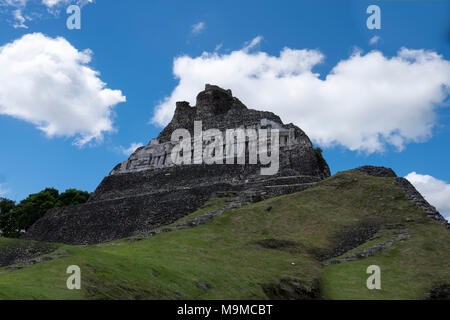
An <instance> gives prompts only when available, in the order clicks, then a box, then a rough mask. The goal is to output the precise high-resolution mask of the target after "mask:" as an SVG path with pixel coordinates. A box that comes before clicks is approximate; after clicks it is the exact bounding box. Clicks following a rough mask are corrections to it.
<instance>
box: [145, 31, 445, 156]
mask: <svg viewBox="0 0 450 320" xmlns="http://www.w3.org/2000/svg"><path fill="white" fill-rule="evenodd" d="M260 41H261V37H258V38H255V39H253V41H251V42H250V44H248V45H246V46H245V47H244V48H243V49H241V50H238V51H233V52H231V53H228V54H220V53H218V52H212V53H208V52H205V53H203V54H202V55H201V56H198V57H190V56H186V55H185V56H181V57H177V58H176V59H175V60H174V66H173V72H174V75H175V77H176V78H178V79H179V84H178V85H177V86H176V88H175V89H174V90H173V91H172V93H171V95H170V96H168V97H166V98H165V99H164V100H163V101H162V103H160V104H159V105H157V106H156V110H155V115H154V117H153V119H152V122H153V123H156V124H159V125H165V124H167V123H168V122H169V121H170V120H171V118H172V116H173V112H174V110H175V103H176V101H183V100H186V99H188V101H190V102H191V104H192V105H194V104H195V96H196V94H197V93H198V92H199V91H201V90H203V88H204V85H205V83H210V84H217V85H219V86H221V87H224V88H227V89H228V88H229V89H232V90H233V92H234V94H235V96H237V97H238V98H240V99H241V100H242V101H243V102H244V103H245V104H246V105H247V106H248V107H250V108H255V109H259V110H268V111H272V112H275V113H276V114H278V115H280V116H281V118H282V119H283V120H284V121H285V122H293V123H295V124H296V125H298V126H299V127H301V128H302V129H303V130H305V131H306V133H307V134H308V135H309V136H310V137H311V138H312V139H313V140H314V141H315V142H316V143H319V144H320V145H322V146H323V147H330V146H333V145H342V146H345V147H346V148H348V149H350V150H359V151H365V152H368V153H372V152H379V151H383V150H385V147H386V145H393V146H395V147H396V148H398V149H399V150H401V149H402V148H404V146H405V144H406V143H409V142H422V141H425V140H426V139H428V138H429V137H430V136H431V134H432V128H433V126H434V125H435V123H436V114H435V109H436V108H437V106H438V105H440V104H442V103H443V102H444V101H445V99H446V98H447V96H448V93H449V88H450V62H449V61H447V60H445V59H443V57H442V56H440V55H438V54H436V53H435V52H431V51H425V50H409V49H406V48H402V49H401V50H400V51H399V52H398V54H397V55H396V56H394V57H392V58H389V57H385V56H384V55H383V54H382V53H381V52H379V51H372V52H369V53H367V54H365V55H364V54H362V53H361V52H360V51H355V53H354V54H353V55H351V56H350V57H349V58H347V59H345V60H341V61H340V62H339V63H338V64H337V65H336V66H335V67H334V68H333V70H332V71H331V72H330V73H329V74H328V75H327V76H326V77H325V79H321V78H320V77H319V74H317V73H314V72H313V71H312V69H313V68H314V67H315V66H316V65H318V64H319V63H321V62H322V61H323V60H324V55H323V54H322V53H321V52H319V51H318V50H296V49H290V48H285V49H283V50H282V51H281V53H280V56H271V55H269V54H267V53H265V52H254V53H249V52H248V50H249V49H250V48H252V47H254V46H255V45H257V44H258V43H259V42H260Z"/></svg>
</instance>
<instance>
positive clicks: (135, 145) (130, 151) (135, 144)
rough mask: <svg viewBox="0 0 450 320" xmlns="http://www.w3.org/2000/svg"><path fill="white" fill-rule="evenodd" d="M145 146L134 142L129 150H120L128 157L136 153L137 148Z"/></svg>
mask: <svg viewBox="0 0 450 320" xmlns="http://www.w3.org/2000/svg"><path fill="white" fill-rule="evenodd" d="M143 146H144V144H143V143H141V142H133V143H132V144H131V145H130V146H129V147H128V148H126V147H123V146H120V147H119V148H118V150H119V151H120V152H121V153H123V154H124V155H126V156H130V155H131V154H132V153H134V152H135V151H136V149H137V148H140V147H143Z"/></svg>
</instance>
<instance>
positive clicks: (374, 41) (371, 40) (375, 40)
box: [369, 36, 381, 46]
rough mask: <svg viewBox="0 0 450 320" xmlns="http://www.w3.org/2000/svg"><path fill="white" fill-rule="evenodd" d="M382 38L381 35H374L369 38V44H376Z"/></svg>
mask: <svg viewBox="0 0 450 320" xmlns="http://www.w3.org/2000/svg"><path fill="white" fill-rule="evenodd" d="M380 40H381V37H380V36H373V37H372V38H371V39H370V40H369V44H370V45H372V46H373V45H376V44H377V43H378V42H379V41H380Z"/></svg>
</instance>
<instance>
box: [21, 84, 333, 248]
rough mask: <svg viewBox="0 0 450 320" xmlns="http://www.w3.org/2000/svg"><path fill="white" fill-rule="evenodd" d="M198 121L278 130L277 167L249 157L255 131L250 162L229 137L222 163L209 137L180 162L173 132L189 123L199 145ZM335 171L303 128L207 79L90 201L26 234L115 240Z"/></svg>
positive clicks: (54, 214) (298, 186) (57, 212)
mask: <svg viewBox="0 0 450 320" xmlns="http://www.w3.org/2000/svg"><path fill="white" fill-rule="evenodd" d="M199 122H201V125H202V132H205V131H207V130H209V129H217V130H219V131H221V132H226V131H227V130H229V129H242V130H245V132H250V131H248V130H254V132H258V130H261V129H267V130H268V131H269V132H270V130H276V131H277V132H278V133H279V168H277V169H278V170H277V173H276V174H274V175H263V174H261V168H262V167H264V165H262V164H261V163H256V164H255V163H252V164H251V163H249V161H248V159H249V156H250V155H249V144H251V143H252V142H253V141H252V138H251V137H246V139H245V140H244V141H243V144H244V145H242V146H241V147H242V148H245V149H243V150H245V156H246V157H245V158H246V159H247V161H246V162H245V164H242V163H238V161H234V162H233V164H227V160H226V159H225V158H227V157H228V156H229V155H227V150H226V142H227V141H226V137H225V138H224V140H223V148H224V153H223V155H224V161H223V163H222V164H206V163H204V162H202V161H201V158H202V155H203V152H204V151H205V150H206V148H207V147H208V141H205V139H203V140H202V142H201V143H202V147H201V149H200V152H198V150H197V151H196V152H194V150H192V153H191V154H190V156H189V159H190V160H192V161H191V162H190V163H188V164H183V165H178V164H174V162H173V159H172V156H171V154H172V150H173V148H174V147H175V146H176V144H177V142H176V141H172V133H173V132H174V131H175V130H177V129H185V131H186V132H189V134H190V135H191V136H192V137H193V138H192V139H193V141H192V143H193V144H194V143H195V141H194V140H195V136H196V132H195V131H196V127H195V126H196V124H198V123H199ZM197 134H198V133H197ZM228 142H229V141H228ZM234 147H235V148H239V146H237V145H235V146H234ZM258 150H259V149H258ZM228 152H229V151H228ZM230 157H231V155H230ZM233 157H234V155H233ZM259 157H261V154H260V152H259V151H258V158H259ZM199 159H200V161H199ZM329 176H330V169H329V168H328V165H327V163H326V161H325V160H324V159H323V158H322V156H321V154H320V152H318V151H317V150H315V149H314V148H313V145H312V143H311V141H310V139H309V138H308V136H307V135H306V134H305V133H304V132H303V131H302V130H301V129H300V128H298V127H296V126H295V125H293V124H283V122H282V121H281V119H280V118H279V117H278V116H277V115H275V114H273V113H271V112H264V111H257V110H253V109H249V108H247V107H246V106H245V105H244V104H243V103H242V102H241V101H240V100H239V99H238V98H236V97H233V95H232V92H231V90H224V89H222V88H219V87H217V86H213V85H206V87H205V90H204V91H202V92H200V93H199V94H198V96H197V102H196V105H195V106H190V105H189V103H188V102H178V103H177V105H176V110H175V114H174V116H173V119H172V121H171V122H170V123H169V124H168V125H167V126H166V127H165V128H164V130H162V132H161V133H160V134H159V136H158V137H157V138H156V139H152V140H151V141H150V143H149V144H148V145H147V146H145V147H141V148H139V149H137V150H136V151H135V152H134V153H133V154H132V155H131V156H130V158H129V159H128V160H127V161H125V162H123V163H120V164H118V165H117V166H116V167H115V168H113V170H112V171H111V173H110V174H109V175H108V176H107V177H105V178H104V179H103V181H102V182H101V183H100V185H99V186H98V187H97V189H96V190H95V192H94V194H93V195H92V196H91V198H90V199H89V201H88V202H87V203H86V204H83V205H79V206H75V207H66V208H58V209H53V210H50V211H49V212H48V213H47V214H46V215H45V216H44V217H43V218H42V219H40V220H39V221H38V222H37V223H36V224H35V225H33V226H32V227H31V229H30V230H29V231H28V232H27V233H26V235H25V238H27V239H33V240H39V241H48V242H62V243H68V244H93V243H100V242H106V241H111V240H115V239H119V238H124V237H127V236H132V235H136V234H142V233H148V232H149V231H151V230H153V229H155V228H158V227H160V226H164V225H168V224H170V223H172V222H174V221H176V220H178V219H180V218H181V217H183V216H185V215H187V214H189V213H191V212H193V211H195V210H196V209H198V208H199V207H201V206H202V205H203V204H204V203H205V202H206V201H207V200H208V199H209V198H210V197H211V196H214V195H218V194H222V195H223V194H233V195H238V200H237V201H238V202H239V201H240V203H242V204H245V203H251V202H255V201H260V200H262V199H265V198H269V197H273V196H276V195H281V194H287V193H292V192H296V191H300V190H304V189H306V188H309V187H311V186H312V185H313V184H314V183H316V182H317V181H319V180H322V179H324V178H326V177H329Z"/></svg>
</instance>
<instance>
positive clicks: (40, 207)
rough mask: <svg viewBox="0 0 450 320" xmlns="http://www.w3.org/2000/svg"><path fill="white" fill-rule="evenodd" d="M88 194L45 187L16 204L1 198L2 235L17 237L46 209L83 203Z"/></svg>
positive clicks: (0, 219) (0, 225)
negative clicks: (60, 191) (61, 191)
mask: <svg viewBox="0 0 450 320" xmlns="http://www.w3.org/2000/svg"><path fill="white" fill-rule="evenodd" d="M89 196H90V193H89V192H86V191H80V190H76V189H68V190H66V191H65V192H63V193H61V194H60V193H59V191H58V190H56V189H54V188H47V189H44V190H42V191H41V192H39V193H35V194H31V195H29V196H28V198H26V199H24V200H22V201H21V202H20V203H19V204H17V205H15V203H14V202H13V201H11V200H7V199H2V201H1V202H0V205H1V208H0V231H1V233H2V236H4V237H11V238H17V237H19V236H20V235H21V234H22V233H23V232H24V231H26V230H28V229H29V228H30V227H31V226H32V225H33V224H34V223H35V222H36V221H37V220H39V219H40V218H42V217H43V216H44V215H45V214H46V213H47V211H48V210H50V209H53V208H59V207H66V206H74V205H78V204H82V203H85V202H86V201H87V200H88V199H89Z"/></svg>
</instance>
